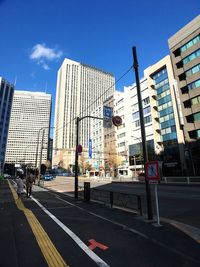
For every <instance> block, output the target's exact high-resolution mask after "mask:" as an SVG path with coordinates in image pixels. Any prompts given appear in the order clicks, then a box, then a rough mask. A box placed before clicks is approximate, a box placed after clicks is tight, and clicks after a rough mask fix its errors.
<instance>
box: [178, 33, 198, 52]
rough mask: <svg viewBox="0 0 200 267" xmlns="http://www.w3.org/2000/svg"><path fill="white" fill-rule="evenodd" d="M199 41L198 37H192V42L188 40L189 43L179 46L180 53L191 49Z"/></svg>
mask: <svg viewBox="0 0 200 267" xmlns="http://www.w3.org/2000/svg"><path fill="white" fill-rule="evenodd" d="M199 41H200V35H198V36H196V37H194V38H193V39H192V40H190V41H189V42H187V43H186V44H184V45H183V46H181V48H180V50H181V52H184V51H186V50H187V49H188V48H190V47H192V46H193V45H195V44H196V43H198V42H199Z"/></svg>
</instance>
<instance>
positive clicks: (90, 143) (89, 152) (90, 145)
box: [88, 138, 92, 159]
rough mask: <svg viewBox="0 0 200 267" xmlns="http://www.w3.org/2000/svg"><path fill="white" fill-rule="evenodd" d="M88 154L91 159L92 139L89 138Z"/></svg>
mask: <svg viewBox="0 0 200 267" xmlns="http://www.w3.org/2000/svg"><path fill="white" fill-rule="evenodd" d="M88 156H89V159H91V158H92V139H91V138H89V150H88Z"/></svg>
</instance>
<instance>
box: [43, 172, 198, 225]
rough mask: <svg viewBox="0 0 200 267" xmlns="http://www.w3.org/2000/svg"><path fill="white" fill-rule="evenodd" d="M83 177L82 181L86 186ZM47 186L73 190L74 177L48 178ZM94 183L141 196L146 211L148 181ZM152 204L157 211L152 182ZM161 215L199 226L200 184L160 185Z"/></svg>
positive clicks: (94, 183)
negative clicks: (141, 182)
mask: <svg viewBox="0 0 200 267" xmlns="http://www.w3.org/2000/svg"><path fill="white" fill-rule="evenodd" d="M83 182H84V181H83V180H82V179H80V180H79V185H80V186H83ZM45 186H47V187H48V188H50V189H51V188H52V189H55V190H57V191H59V192H68V193H69V192H71V193H73V192H74V180H73V178H68V177H57V178H56V179H55V180H54V181H53V182H46V183H45ZM91 187H95V188H98V189H102V190H113V191H116V192H117V191H119V192H124V193H127V194H128V193H132V194H138V195H141V196H142V207H143V211H144V212H145V213H146V206H147V205H146V190H145V184H137V183H134V184H132V183H110V182H109V181H108V182H105V181H91ZM150 187H151V195H152V207H153V212H154V215H155V213H156V212H155V197H154V196H155V194H154V185H151V186H150ZM158 198H159V210H160V216H161V217H163V218H167V219H171V220H175V221H179V222H182V223H185V224H189V225H191V226H194V227H198V228H200V186H199V185H196V186H188V185H166V184H161V185H158Z"/></svg>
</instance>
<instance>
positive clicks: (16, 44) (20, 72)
mask: <svg viewBox="0 0 200 267" xmlns="http://www.w3.org/2000/svg"><path fill="white" fill-rule="evenodd" d="M0 11H1V12H0V14H1V15H0V36H1V37H0V76H3V77H4V78H5V79H7V80H8V81H10V82H12V83H14V82H15V81H16V89H18V90H30V91H43V92H44V91H45V90H46V91H47V92H48V93H51V94H52V96H53V110H52V112H53V113H54V100H55V89H56V78H57V71H58V69H59V67H60V65H61V63H62V61H63V59H64V58H65V57H68V58H70V59H72V60H75V61H78V62H83V63H86V64H89V65H92V66H95V67H97V68H100V69H103V70H105V71H108V72H111V73H113V74H114V76H115V78H116V79H118V78H119V77H120V76H121V75H122V74H123V73H124V72H125V71H126V70H128V69H129V68H130V66H131V65H132V46H136V47H137V54H138V61H139V68H140V77H141V78H142V75H143V70H144V69H145V68H146V67H148V66H149V65H152V64H154V63H155V62H157V61H158V60H160V59H161V58H162V57H164V56H166V55H167V54H169V50H168V43H167V40H168V38H169V37H171V36H172V35H173V34H174V33H176V32H177V31H178V30H179V29H180V28H182V27H183V26H184V25H185V24H187V23H188V22H189V21H190V20H192V19H193V18H194V17H196V16H197V15H199V13H200V1H199V0H184V1H183V0H165V1H158V0H143V1H140V0H93V1H92V0H48V1H47V0H34V1H32V0H0ZM134 81H135V76H134V74H133V72H130V73H129V74H128V75H127V76H126V77H124V79H123V80H121V81H120V83H119V84H117V85H116V88H117V89H118V90H123V87H124V86H128V85H131V84H132V83H133V82H134ZM52 123H53V120H52Z"/></svg>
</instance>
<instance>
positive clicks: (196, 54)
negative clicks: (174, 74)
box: [183, 49, 200, 65]
mask: <svg viewBox="0 0 200 267" xmlns="http://www.w3.org/2000/svg"><path fill="white" fill-rule="evenodd" d="M197 57H200V49H198V50H196V51H195V52H193V53H192V54H190V55H189V56H187V57H185V58H184V59H183V64H184V65H185V64H187V63H189V62H190V61H192V60H194V59H195V58H197Z"/></svg>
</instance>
